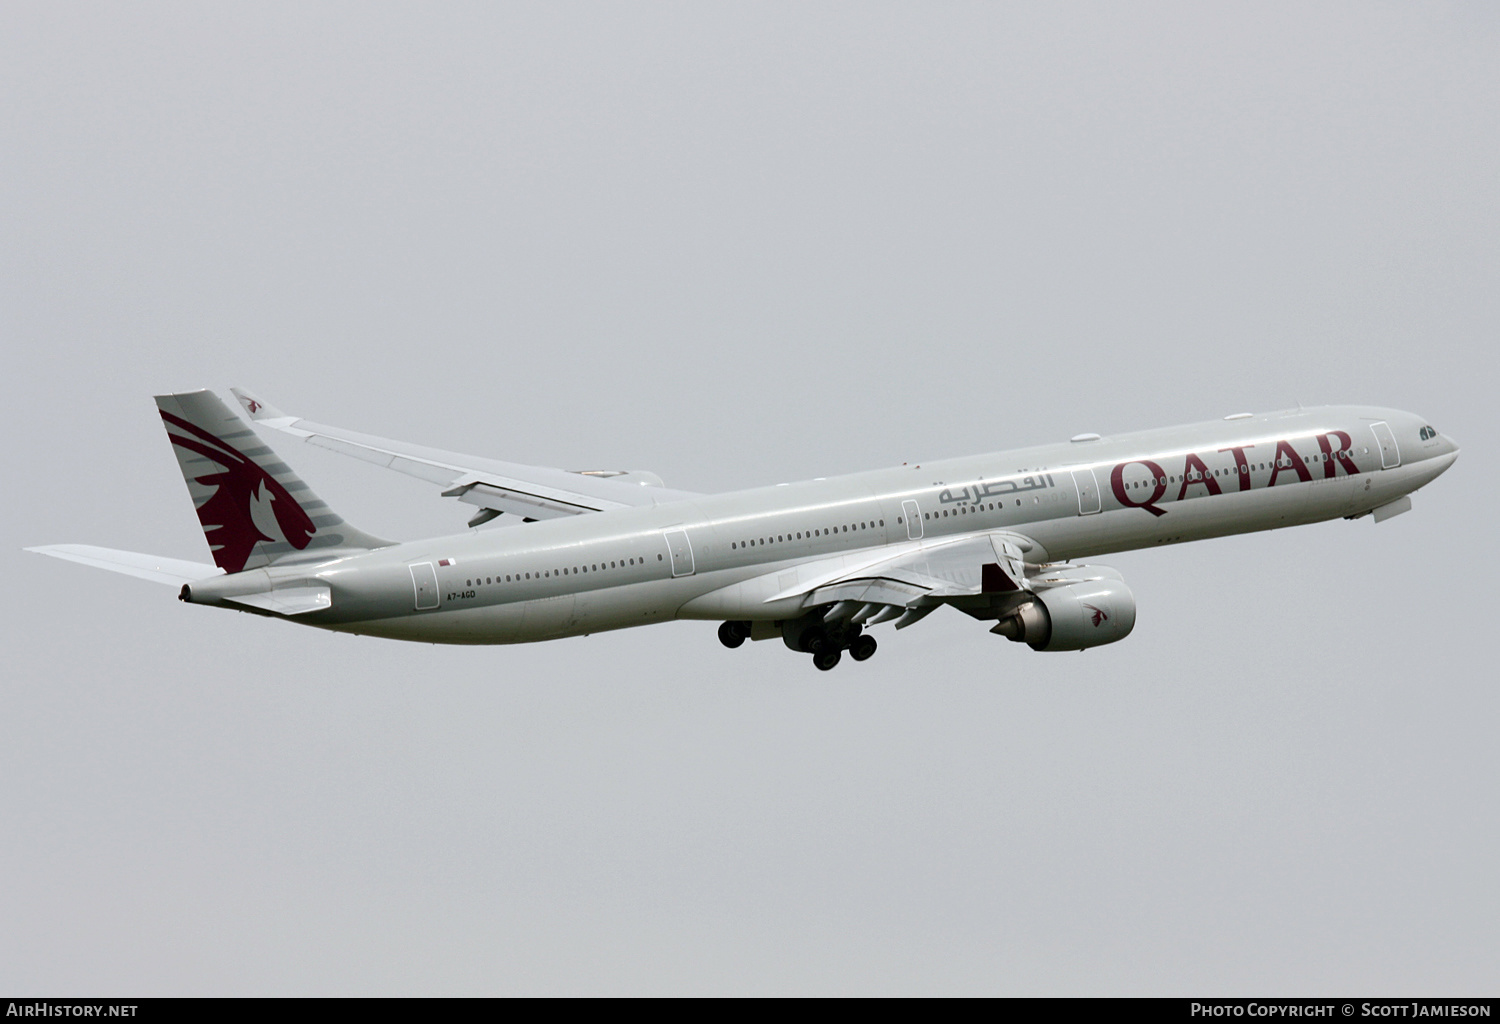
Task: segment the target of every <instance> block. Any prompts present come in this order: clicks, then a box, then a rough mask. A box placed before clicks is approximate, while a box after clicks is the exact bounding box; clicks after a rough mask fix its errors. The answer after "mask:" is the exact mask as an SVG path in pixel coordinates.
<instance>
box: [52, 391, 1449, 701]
mask: <svg viewBox="0 0 1500 1024" xmlns="http://www.w3.org/2000/svg"><path fill="white" fill-rule="evenodd" d="M231 391H232V393H233V394H234V396H235V398H237V399H238V401H239V404H240V406H241V408H242V409H243V410H244V412H243V414H241V413H238V412H236V411H234V410H233V409H231V407H230V406H229V405H228V404H226V403H225V402H224V401H223V400H222V399H221V398H220V397H218V396H217V395H216V394H215V393H214V392H212V391H207V390H204V391H193V392H186V393H181V394H171V395H161V396H158V397H157V398H156V404H157V408H158V410H159V411H160V413H161V419H162V421H163V423H164V425H165V427H166V430H167V436H168V438H169V439H170V441H171V444H172V448H173V450H174V451H175V453H176V455H177V459H178V462H179V464H180V467H181V470H182V474H183V477H184V479H185V480H186V482H187V487H188V492H189V494H190V496H191V497H192V500H193V503H194V505H195V506H196V508H197V512H198V519H199V521H200V523H201V524H202V527H203V531H204V535H205V537H206V538H207V540H208V544H209V548H210V550H211V551H212V555H213V560H214V563H215V564H213V565H209V564H207V563H200V562H190V561H183V560H180V559H170V558H159V557H155V556H152V555H144V554H137V553H134V552H126V551H116V550H112V549H108V548H99V547H94V546H90V545H80V544H60V545H48V546H42V547H32V548H28V549H26V550H29V551H36V552H39V553H41V554H44V555H51V556H54V557H57V558H63V559H68V560H70V561H74V562H80V563H83V564H85V565H90V566H94V567H97V568H101V569H109V570H112V571H115V572H120V573H125V574H127V575H130V576H136V577H140V578H143V579H147V580H152V581H155V582H159V583H166V584H170V585H172V586H175V587H178V588H179V590H178V597H179V598H180V599H181V600H182V601H184V602H187V603H190V604H202V605H211V606H214V607H220V608H232V609H235V610H238V611H243V612H251V613H254V614H258V615H265V616H271V617H275V618H281V619H285V620H288V621H291V622H297V623H302V624H305V625H309V626H317V627H319V628H322V629H329V630H337V631H341V632H346V633H356V634H363V635H367V636H376V637H386V638H391V639H397V640H415V641H422V642H427V643H447V644H509V643H526V642H530V641H538V640H551V639H555V638H558V637H567V636H578V635H583V634H590V633H597V632H602V631H604V630H610V629H623V628H626V627H630V626H642V625H647V624H650V623H656V622H665V621H668V620H672V619H700V620H707V621H717V622H719V623H720V625H719V627H718V635H719V640H720V641H721V642H722V643H723V644H724V646H726V647H730V648H735V647H739V646H741V645H742V644H743V643H744V642H745V641H746V640H752V641H758V640H771V639H777V638H779V639H780V640H781V641H782V642H783V643H784V644H785V645H786V646H787V647H788V648H790V649H791V650H793V651H797V652H800V653H803V654H810V655H812V660H813V664H814V665H815V666H816V667H817V668H819V669H822V670H825V671H826V670H829V669H832V668H833V667H834V666H835V665H837V664H838V663H839V661H840V658H841V656H842V653H843V652H844V651H848V652H849V653H850V656H851V657H852V658H853V659H854V660H856V661H864V660H866V659H867V658H869V657H870V656H871V655H873V654H874V653H875V649H876V640H875V638H874V637H873V636H872V635H871V633H870V632H869V630H870V628H871V627H872V626H875V625H877V624H880V623H887V622H889V623H892V625H893V626H894V628H895V629H897V630H900V629H904V628H906V627H907V626H910V625H912V624H914V623H916V622H918V621H920V620H921V619H923V618H924V617H926V616H927V615H930V614H931V613H932V612H934V611H935V610H937V609H938V608H941V607H943V606H945V605H947V606H951V607H953V608H956V609H958V610H959V611H961V612H963V613H965V614H967V615H969V616H971V617H973V618H974V619H976V620H978V621H980V622H988V623H991V626H990V632H992V633H995V634H997V635H999V636H1001V637H1004V638H1006V639H1008V640H1010V641H1014V642H1018V643H1025V644H1026V645H1028V646H1029V647H1031V648H1032V649H1034V650H1038V651H1077V650H1084V649H1087V648H1091V647H1096V646H1099V645H1102V644H1109V643H1115V642H1117V641H1119V640H1123V639H1124V638H1125V637H1126V636H1128V635H1129V634H1130V632H1131V630H1132V629H1133V628H1134V626H1135V618H1136V607H1135V598H1134V596H1133V595H1132V593H1131V591H1130V589H1129V587H1127V586H1126V585H1125V582H1124V579H1123V577H1122V576H1121V574H1120V573H1119V572H1117V571H1115V570H1114V569H1110V568H1107V567H1104V566H1097V565H1089V564H1084V563H1079V562H1077V561H1075V560H1076V559H1080V558H1088V557H1092V556H1094V555H1100V554H1106V553H1109V552H1116V551H1127V550H1132V549H1138V548H1144V547H1151V546H1155V545H1160V544H1178V543H1183V542H1186V541H1193V540H1202V539H1205V538H1210V537H1222V536H1226V535H1229V534H1238V533H1248V532H1252V531H1256V530H1270V529H1276V528H1279V527H1285V526H1296V525H1300V524H1305V523H1315V522H1321V521H1324V520H1330V519H1335V518H1339V517H1343V518H1345V519H1359V518H1361V517H1364V516H1369V517H1371V518H1372V519H1373V520H1374V521H1375V522H1381V521H1383V520H1385V519H1388V518H1390V517H1391V516H1395V515H1399V514H1400V513H1402V512H1405V511H1407V510H1409V509H1410V508H1411V497H1410V495H1411V493H1412V492H1413V491H1415V490H1417V489H1418V488H1420V487H1422V486H1424V485H1426V484H1427V483H1429V482H1431V481H1432V480H1433V479H1435V478H1436V477H1437V476H1439V475H1440V474H1441V473H1443V472H1444V471H1445V470H1447V468H1448V467H1449V466H1451V465H1453V463H1454V461H1455V460H1456V459H1457V458H1458V451H1459V449H1458V446H1457V445H1456V444H1455V443H1454V442H1453V441H1452V440H1451V439H1449V438H1448V437H1446V436H1444V435H1443V434H1441V433H1439V432H1438V431H1437V430H1435V429H1434V428H1433V427H1431V426H1430V425H1428V424H1427V423H1426V421H1425V420H1424V419H1423V418H1421V417H1419V416H1415V415H1413V414H1411V413H1407V412H1401V411H1399V410H1395V409H1384V408H1374V407H1366V406H1327V407H1320V408H1309V409H1301V408H1299V409H1296V410H1288V411H1282V412H1273V413H1264V414H1252V413H1238V414H1235V415H1232V416H1226V417H1224V419H1223V420H1216V421H1210V422H1207V423H1196V424H1192V425H1189V426H1181V427H1171V428H1166V429H1159V430H1149V431H1143V432H1139V433H1128V434H1119V435H1115V436H1111V437H1104V436H1100V435H1099V434H1093V433H1087V434H1079V435H1077V436H1075V437H1073V438H1072V439H1071V440H1069V441H1066V442H1061V443H1055V444H1044V445H1039V446H1036V447H1031V448H1022V449H1017V450H1014V451H1006V452H998V453H995V454H990V455H976V456H970V457H964V458H954V459H947V460H944V461H939V462H924V463H921V464H918V465H905V464H903V465H901V466H898V467H894V468H887V469H878V470H873V471H868V472H862V473H855V474H851V475H848V476H839V477H831V478H818V479H815V480H808V481H803V482H799V483H790V484H777V485H775V486H769V487H757V488H752V489H749V490H741V491H734V492H731V493H726V494H696V493H691V492H688V491H679V490H672V489H670V488H668V487H666V486H664V484H663V482H662V481H661V479H660V478H659V477H657V476H656V475H655V474H653V473H650V472H645V471H641V470H631V471H617V470H609V471H600V470H585V471H571V470H562V469H552V468H547V467H538V466H528V465H522V464H519V463H511V462H500V461H496V460H492V459H485V458H479V457H476V456H470V455H461V454H457V453H454V452H448V451H442V450H438V449H433V448H425V447H421V446H418V445H412V444H407V443H403V442H399V441H392V440H388V439H386V438H380V437H374V436H371V435H367V434H360V433H355V432H353V431H348V430H342V429H339V428H336V427H329V426H324V425H322V424H318V423H313V422H310V421H308V420H305V419H301V418H299V417H296V416H289V415H287V414H285V413H283V412H282V411H281V410H279V409H277V408H275V407H274V406H271V405H268V404H267V403H265V402H263V401H262V400H261V399H259V398H257V397H256V396H254V395H252V394H251V393H249V392H248V391H244V390H242V389H238V388H233V389H231ZM246 417H248V422H247V420H246ZM252 424H253V426H252ZM254 428H261V429H265V430H268V431H272V432H276V433H279V434H280V435H283V436H286V437H289V438H293V439H296V440H299V441H302V442H304V443H307V444H311V445H314V446H317V447H320V448H325V449H328V450H332V451H335V452H340V453H342V454H345V455H349V456H352V457H354V458H357V459H361V460H363V461H366V462H370V463H373V464H375V465H378V466H383V467H385V468H387V469H391V470H395V471H397V472H400V473H405V474H408V475H410V476H414V477H416V478H418V479H420V480H424V481H426V482H428V483H429V484H434V485H436V486H438V487H441V488H442V492H441V493H442V494H443V495H444V496H445V497H450V498H454V499H457V500H458V501H459V502H462V503H464V504H467V505H470V506H472V507H473V508H474V509H475V510H476V511H475V513H474V515H473V517H472V518H471V519H470V520H469V523H468V525H469V527H470V529H469V530H468V531H467V532H464V533H458V534H453V535H450V536H443V537H433V538H428V539H424V540H415V541H405V542H401V543H396V542H393V541H388V540H382V539H380V538H378V537H374V536H371V535H370V534H367V533H365V532H363V531H361V530H359V529H357V528H356V527H354V526H352V525H351V524H350V523H348V522H347V521H346V520H344V519H343V518H342V517H341V516H340V515H339V514H338V513H336V512H334V511H333V509H331V508H329V507H328V505H327V504H325V503H324V502H323V501H322V500H321V499H319V498H318V496H317V495H316V494H314V493H313V491H312V490H311V489H310V488H309V487H308V486H307V484H305V483H304V482H303V481H302V480H301V479H300V478H299V477H298V476H297V474H296V473H294V472H293V471H292V469H291V468H290V467H288V466H287V465H286V464H285V463H284V462H282V461H281V459H280V458H279V457H278V456H277V455H276V454H275V453H274V452H273V451H272V450H271V448H270V447H268V446H267V445H266V443H265V442H264V441H263V440H262V439H261V437H260V436H259V435H258V434H257V433H256V430H255V429H254ZM502 516H504V517H507V519H508V520H510V521H512V522H514V521H516V520H519V522H515V525H514V527H513V528H510V529H486V530H480V529H477V527H479V526H480V525H482V524H484V523H487V522H489V521H491V520H494V519H497V518H499V517H502ZM500 525H504V523H502V524H500Z"/></svg>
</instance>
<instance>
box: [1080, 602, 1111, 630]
mask: <svg viewBox="0 0 1500 1024" xmlns="http://www.w3.org/2000/svg"><path fill="white" fill-rule="evenodd" d="M1084 607H1085V608H1087V609H1088V610H1089V611H1091V612H1093V613H1094V625H1095V626H1096V627H1097V626H1098V625H1100V624H1101V623H1104V622H1108V621H1109V616H1108V615H1107V614H1105V611H1104V609H1103V608H1095V607H1094V606H1093V605H1091V604H1087V603H1085V604H1084Z"/></svg>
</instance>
